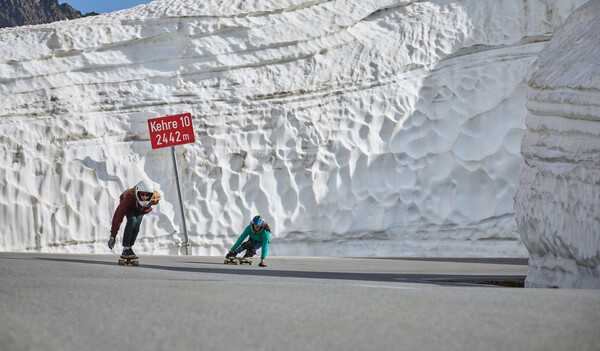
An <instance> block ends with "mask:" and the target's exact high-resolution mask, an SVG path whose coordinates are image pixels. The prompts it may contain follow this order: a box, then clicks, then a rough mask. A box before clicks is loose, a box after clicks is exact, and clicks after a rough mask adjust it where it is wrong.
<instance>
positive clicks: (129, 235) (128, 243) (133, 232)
mask: <svg viewBox="0 0 600 351" xmlns="http://www.w3.org/2000/svg"><path fill="white" fill-rule="evenodd" d="M125 216H126V217H127V224H126V225H125V231H124V232H123V247H132V246H133V244H135V239H137V236H138V233H139V232H140V225H141V224H142V219H143V218H144V213H139V212H138V211H137V210H135V209H133V208H130V209H129V210H128V211H127V213H126V214H125Z"/></svg>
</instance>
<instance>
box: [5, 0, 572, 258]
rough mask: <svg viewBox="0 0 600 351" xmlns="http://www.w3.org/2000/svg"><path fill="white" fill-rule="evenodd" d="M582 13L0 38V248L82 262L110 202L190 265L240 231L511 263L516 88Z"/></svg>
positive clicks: (164, 19) (533, 7)
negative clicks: (251, 226)
mask: <svg viewBox="0 0 600 351" xmlns="http://www.w3.org/2000/svg"><path fill="white" fill-rule="evenodd" d="M581 3H582V1H562V0H561V1H558V0H556V1H549V0H544V1H542V0H539V1H528V2H526V3H523V2H515V1H510V0H503V1H497V0H489V1H480V0H477V1H476V0H468V1H461V2H452V1H445V0H439V1H424V2H423V1H418V2H417V1H399V0H397V1H393V0H379V1H368V2H365V1H357V0H345V1H300V0H288V1H280V0H277V1H275V0H274V1H264V0H263V1H240V0H230V1H216V0H215V1H203V2H202V3H197V2H196V3H190V2H186V1H181V0H157V1H154V2H152V3H150V4H147V5H140V6H138V7H135V8H132V9H128V10H123V11H119V12H115V13H111V14H106V15H101V16H95V17H90V18H84V19H81V20H75V21H65V22H59V23H54V24H49V25H40V26H30V27H24V28H16V29H5V30H2V31H0V98H1V99H2V101H3V104H2V105H1V106H0V125H1V127H0V139H1V140H2V143H1V144H0V145H1V147H2V153H1V154H0V155H2V158H0V175H1V176H2V178H1V179H5V180H4V183H3V185H2V187H1V189H0V191H1V192H2V193H3V196H2V200H1V201H0V207H1V210H0V216H1V218H0V219H1V220H2V222H3V223H4V224H5V226H4V228H3V229H2V231H3V234H6V235H2V239H0V250H36V251H73V252H104V250H105V245H106V244H105V241H106V239H107V236H108V232H109V226H110V220H111V217H112V213H113V211H114V209H115V207H116V204H117V198H118V195H119V194H120V193H121V192H122V191H123V190H124V189H126V188H128V187H131V186H132V185H133V184H135V183H137V181H139V180H140V179H142V178H143V177H148V178H150V179H151V180H153V181H154V182H155V183H156V184H158V186H159V190H160V191H161V192H162V193H163V195H164V196H163V199H164V201H163V202H162V203H161V205H160V206H159V208H158V211H155V212H153V213H152V214H151V215H149V216H147V217H146V219H144V224H143V229H142V230H143V235H141V236H140V239H139V241H138V245H136V247H137V246H139V247H140V250H142V252H144V251H145V252H152V253H180V252H181V250H182V249H181V242H182V240H183V239H182V235H181V233H182V230H181V228H180V227H179V223H181V220H180V218H179V211H178V209H177V206H178V205H177V203H178V202H177V198H176V191H175V182H174V179H173V170H172V166H171V160H170V157H171V155H170V151H168V150H151V149H150V142H149V140H148V138H149V135H148V131H147V124H146V121H147V119H148V118H153V117H159V116H167V115H174V114H179V113H186V112H190V113H191V114H192V116H193V117H194V121H193V123H194V128H195V131H196V143H195V144H189V145H185V146H183V147H178V148H177V157H178V164H179V167H180V177H181V181H182V186H183V189H184V202H185V207H186V218H187V223H188V227H189V228H188V230H189V232H190V239H191V241H192V244H193V247H192V252H193V253H194V254H204V255H206V254H208V255H213V254H214V255H216V254H223V253H224V252H225V251H226V250H227V249H228V248H229V247H230V245H231V244H232V243H233V241H234V240H235V238H236V237H237V235H238V234H239V232H240V231H241V229H242V228H243V226H244V225H245V223H247V222H248V221H249V219H250V218H251V216H253V215H255V214H256V213H261V214H262V215H263V216H264V217H265V218H266V219H267V221H268V222H269V223H270V225H271V227H272V228H273V229H274V239H273V241H274V243H273V245H272V249H271V250H270V254H273V255H321V256H323V255H324V256H350V255H361V256H378V255H379V256H487V257H495V256H523V255H526V252H525V248H524V247H523V245H522V244H521V242H520V240H519V238H518V234H517V232H516V224H515V222H514V217H513V215H514V206H513V202H512V197H513V193H514V189H515V183H516V180H517V179H516V174H517V170H518V168H519V166H520V162H521V156H520V152H519V150H520V142H521V137H522V135H523V133H524V130H525V124H524V120H525V115H526V112H527V110H526V109H525V91H526V89H527V85H526V84H525V83H524V81H523V78H524V77H525V75H526V73H527V72H528V69H529V67H530V66H531V64H532V63H533V62H534V61H535V59H536V58H537V56H538V53H539V52H540V50H542V49H543V48H544V46H545V45H546V43H547V41H548V40H549V39H550V37H551V34H552V32H553V31H554V28H556V27H557V26H558V25H559V24H560V23H562V22H563V21H564V19H565V18H566V17H567V16H568V15H569V14H570V13H571V12H573V11H574V10H575V8H576V7H577V6H579V5H580V4H581Z"/></svg>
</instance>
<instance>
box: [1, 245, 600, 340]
mask: <svg viewBox="0 0 600 351" xmlns="http://www.w3.org/2000/svg"><path fill="white" fill-rule="evenodd" d="M267 263H268V265H269V266H268V267H267V268H261V267H258V266H257V265H254V266H248V265H244V266H235V265H224V264H223V259H222V258H220V257H197V256H143V257H142V258H141V261H140V266H139V267H132V266H119V265H117V256H116V255H57V254H38V253H0V350H2V351H4V350H6V351H13V350H132V349H135V350H145V351H146V350H169V351H171V350H461V351H464V350H486V351H487V350H578V351H582V350H596V351H597V350H600V334H599V333H598V332H599V331H600V291H598V290H567V289H525V288H515V287H504V286H499V285H495V284H501V283H502V284H506V285H519V283H522V282H523V280H524V278H525V275H526V274H527V262H526V260H522V259H361V258H351V259H346V258H280V257H275V258H270V259H269V260H267ZM484 283H485V284H484Z"/></svg>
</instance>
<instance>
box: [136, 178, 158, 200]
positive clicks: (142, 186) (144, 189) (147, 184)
mask: <svg viewBox="0 0 600 351" xmlns="http://www.w3.org/2000/svg"><path fill="white" fill-rule="evenodd" d="M143 193H149V194H151V195H150V197H149V198H148V200H145V201H144V200H142V199H140V194H143ZM152 194H154V184H152V182H151V181H149V180H147V179H144V180H142V181H141V182H139V183H137V185H136V186H135V199H136V200H137V202H138V204H140V206H142V207H146V206H148V204H150V200H152Z"/></svg>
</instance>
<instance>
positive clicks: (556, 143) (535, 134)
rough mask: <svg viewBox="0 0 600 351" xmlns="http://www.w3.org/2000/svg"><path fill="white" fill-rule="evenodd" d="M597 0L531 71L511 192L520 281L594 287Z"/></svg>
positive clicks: (597, 252)
mask: <svg viewBox="0 0 600 351" xmlns="http://www.w3.org/2000/svg"><path fill="white" fill-rule="evenodd" d="M599 33H600V2H598V1H590V2H589V3H587V4H585V5H584V6H582V7H581V8H579V9H578V10H577V11H576V12H575V13H573V14H572V15H571V16H570V17H569V18H568V19H567V20H566V22H565V23H564V25H562V26H561V27H560V28H559V29H558V30H557V31H556V33H555V35H554V38H553V39H552V41H551V42H550V43H549V44H548V46H547V47H546V48H545V49H544V50H543V51H542V52H541V54H540V58H539V60H537V61H536V64H535V66H534V68H533V69H532V73H531V75H530V78H529V81H528V83H529V89H528V90H529V92H528V96H527V109H528V110H529V113H528V115H527V119H526V123H527V131H526V133H525V136H524V138H523V143H522V146H521V147H522V153H523V157H524V163H523V167H522V170H521V174H520V177H519V181H518V185H517V192H516V195H515V208H516V219H517V223H518V230H519V233H520V235H521V238H522V239H523V242H524V243H525V246H526V247H527V250H528V251H529V253H530V259H529V272H528V274H527V280H526V282H525V283H526V285H528V286H531V287H549V286H558V287H565V288H600V35H599Z"/></svg>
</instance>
